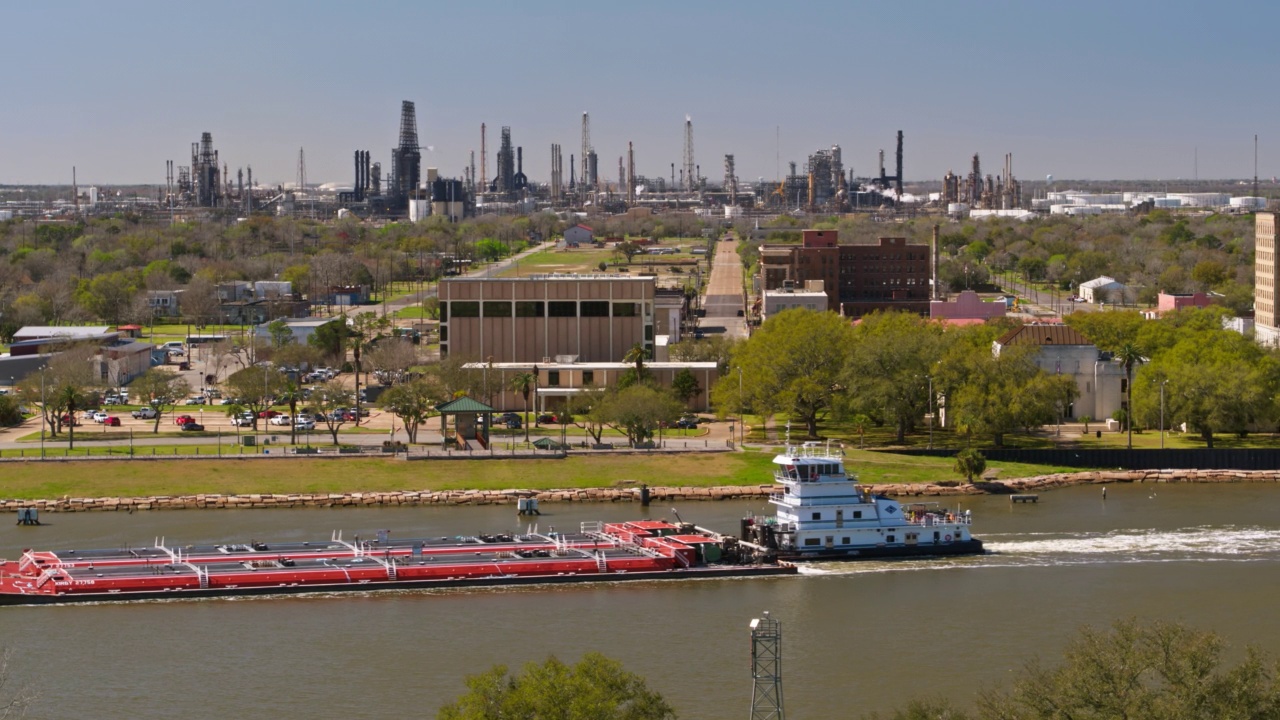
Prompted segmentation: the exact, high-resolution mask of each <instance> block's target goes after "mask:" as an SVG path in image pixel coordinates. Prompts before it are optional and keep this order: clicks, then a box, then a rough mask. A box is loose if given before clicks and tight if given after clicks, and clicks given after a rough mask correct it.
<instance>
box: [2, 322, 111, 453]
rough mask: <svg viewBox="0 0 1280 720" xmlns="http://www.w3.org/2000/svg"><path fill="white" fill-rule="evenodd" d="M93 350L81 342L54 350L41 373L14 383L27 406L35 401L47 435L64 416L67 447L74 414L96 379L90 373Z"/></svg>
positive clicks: (72, 443)
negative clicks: (76, 345)
mask: <svg viewBox="0 0 1280 720" xmlns="http://www.w3.org/2000/svg"><path fill="white" fill-rule="evenodd" d="M95 354H96V349H95V348H93V347H91V346H88V345H82V346H79V347H73V348H71V349H69V350H66V351H64V352H61V353H58V354H57V355H54V356H53V357H52V358H50V359H49V363H48V364H47V365H46V366H45V371H44V374H43V380H44V382H43V386H42V384H41V374H40V373H32V374H30V375H28V376H27V377H26V379H24V380H23V381H22V382H21V383H20V384H19V386H18V392H19V395H20V396H21V397H22V399H23V402H25V403H27V404H28V405H36V404H39V405H40V407H41V413H42V415H43V416H44V417H43V419H44V422H45V424H47V425H48V426H49V434H50V435H51V436H53V437H55V438H56V437H57V436H58V433H59V432H60V431H61V430H62V426H63V425H64V423H63V422H62V419H63V418H64V417H66V418H68V419H69V420H70V421H71V423H70V424H68V426H67V432H68V433H69V435H68V438H69V439H68V442H69V443H70V445H69V446H68V447H74V446H75V424H74V423H75V421H76V418H75V414H76V412H77V411H78V410H81V409H83V408H85V407H87V403H88V401H89V399H90V398H91V397H92V394H93V389H94V388H95V387H97V386H98V383H99V382H100V379H99V376H98V375H97V374H96V373H95V372H94V367H95V366H94V362H95V357H94V356H95Z"/></svg>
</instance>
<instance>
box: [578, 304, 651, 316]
mask: <svg viewBox="0 0 1280 720" xmlns="http://www.w3.org/2000/svg"><path fill="white" fill-rule="evenodd" d="M637 307H639V306H638V305H637V304H636V303H629V302H616V303H614V304H613V316H614V317H635V316H636V315H639V314H640V313H638V312H637V311H636V308H637ZM584 314H585V313H584Z"/></svg>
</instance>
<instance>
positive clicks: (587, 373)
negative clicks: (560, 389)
mask: <svg viewBox="0 0 1280 720" xmlns="http://www.w3.org/2000/svg"><path fill="white" fill-rule="evenodd" d="M582 384H583V385H595V384H596V374H595V371H593V370H583V371H582Z"/></svg>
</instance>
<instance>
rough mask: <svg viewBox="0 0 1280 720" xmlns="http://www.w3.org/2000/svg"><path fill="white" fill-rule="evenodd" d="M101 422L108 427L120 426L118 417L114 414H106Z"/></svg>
mask: <svg viewBox="0 0 1280 720" xmlns="http://www.w3.org/2000/svg"><path fill="white" fill-rule="evenodd" d="M102 424H103V425H107V426H109V427H120V418H118V417H116V416H115V415H108V416H107V419H106V420H103V421H102Z"/></svg>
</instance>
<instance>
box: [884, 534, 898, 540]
mask: <svg viewBox="0 0 1280 720" xmlns="http://www.w3.org/2000/svg"><path fill="white" fill-rule="evenodd" d="M884 541H885V542H898V536H897V535H889V536H888V537H886V538H885V539H884Z"/></svg>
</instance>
